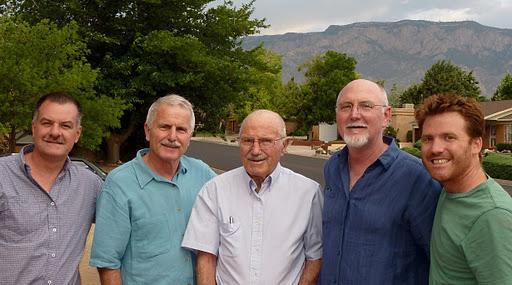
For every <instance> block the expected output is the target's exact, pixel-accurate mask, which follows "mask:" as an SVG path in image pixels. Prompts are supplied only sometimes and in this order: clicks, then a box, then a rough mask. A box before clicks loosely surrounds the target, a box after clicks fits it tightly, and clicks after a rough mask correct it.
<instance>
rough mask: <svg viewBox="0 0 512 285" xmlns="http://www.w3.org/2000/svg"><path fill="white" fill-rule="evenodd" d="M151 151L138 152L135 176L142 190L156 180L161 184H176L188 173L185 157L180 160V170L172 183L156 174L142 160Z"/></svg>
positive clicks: (142, 150)
mask: <svg viewBox="0 0 512 285" xmlns="http://www.w3.org/2000/svg"><path fill="white" fill-rule="evenodd" d="M149 151H150V149H149V148H144V149H141V150H139V151H138V152H137V156H136V157H135V162H134V166H135V168H136V171H135V176H136V177H137V181H139V186H140V188H141V189H144V186H146V185H147V184H148V183H149V182H150V181H151V180H156V181H160V182H166V183H175V182H176V180H177V179H178V176H179V175H180V174H185V173H187V171H188V164H187V161H186V160H184V159H183V156H182V157H181V158H180V164H179V165H178V170H177V171H176V175H174V177H173V178H172V181H169V180H168V179H166V178H164V177H162V176H160V175H158V174H156V173H155V172H154V171H153V170H151V168H149V167H148V166H147V164H146V163H145V162H144V159H143V158H142V157H143V156H144V155H146V154H147V153H148V152H149Z"/></svg>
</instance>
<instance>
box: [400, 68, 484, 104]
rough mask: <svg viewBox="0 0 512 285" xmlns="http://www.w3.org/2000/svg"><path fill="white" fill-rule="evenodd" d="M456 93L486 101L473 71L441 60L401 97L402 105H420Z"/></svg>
mask: <svg viewBox="0 0 512 285" xmlns="http://www.w3.org/2000/svg"><path fill="white" fill-rule="evenodd" d="M448 92H454V93H456V94H458V95H461V96H464V97H473V98H475V99H478V100H485V98H484V97H483V96H481V95H480V87H479V86H478V81H477V80H476V79H475V77H474V75H473V71H469V72H468V71H465V70H463V69H462V68H460V67H459V66H457V65H455V64H453V63H451V62H450V61H447V60H439V61H438V62H436V63H434V64H433V65H432V66H431V67H430V68H429V69H428V70H427V72H425V75H424V77H423V80H422V81H421V83H419V84H413V85H411V86H410V87H409V88H407V89H406V90H404V92H403V93H402V95H401V96H400V100H399V101H400V104H405V103H413V104H420V103H421V102H423V100H424V99H425V98H427V97H429V96H431V95H434V94H439V93H448Z"/></svg>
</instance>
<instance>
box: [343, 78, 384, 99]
mask: <svg viewBox="0 0 512 285" xmlns="http://www.w3.org/2000/svg"><path fill="white" fill-rule="evenodd" d="M382 97H383V93H382V91H381V90H380V88H379V87H378V86H377V85H376V84H370V83H368V82H359V83H355V84H352V85H347V86H346V87H345V88H343V90H342V93H340V97H339V99H338V103H341V102H362V101H370V102H380V101H383V98H382Z"/></svg>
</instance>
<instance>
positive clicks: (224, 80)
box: [0, 0, 273, 162]
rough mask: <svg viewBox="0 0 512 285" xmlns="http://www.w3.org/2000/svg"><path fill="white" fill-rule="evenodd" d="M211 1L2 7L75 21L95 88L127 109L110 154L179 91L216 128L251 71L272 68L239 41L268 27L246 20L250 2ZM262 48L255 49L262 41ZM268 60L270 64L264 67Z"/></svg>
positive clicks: (82, 1) (29, 16)
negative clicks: (155, 105) (152, 107)
mask: <svg viewBox="0 0 512 285" xmlns="http://www.w3.org/2000/svg"><path fill="white" fill-rule="evenodd" d="M211 2H213V1H211V0H191V1H177V0H158V1H147V0H123V1H120V0H98V1H86V0H63V1H55V0H41V1H19V0H12V1H7V2H6V3H7V4H4V6H1V5H0V13H4V14H6V13H10V14H15V15H18V16H20V17H22V18H23V19H25V20H26V21H28V22H30V23H32V24H34V23H37V22H39V21H40V20H41V19H49V20H50V21H51V22H53V23H56V24H57V25H59V26H64V25H67V24H68V23H69V22H70V21H75V22H76V23H77V26H78V33H79V34H80V35H81V37H82V38H83V39H84V42H85V43H86V45H87V48H88V49H89V50H90V51H91V53H90V54H88V55H87V60H88V62H89V63H90V64H91V66H92V67H93V68H95V69H98V71H99V75H98V77H97V80H96V83H95V85H94V90H95V91H96V93H97V94H100V95H102V96H107V97H109V98H113V99H120V100H123V101H124V102H127V103H129V104H130V106H131V107H132V108H131V109H130V110H129V112H125V114H124V116H123V119H122V121H121V128H117V129H112V130H111V133H110V136H109V138H108V139H107V145H108V153H109V156H108V160H109V161H111V162H115V161H117V160H118V159H119V147H120V145H121V144H122V143H123V142H124V141H125V140H126V139H127V138H128V136H129V135H130V133H131V132H132V131H133V130H134V128H141V127H142V123H143V121H144V115H145V113H146V110H147V108H148V106H149V104H150V103H152V102H153V101H154V100H155V99H156V98H157V97H160V96H163V95H165V94H168V93H177V94H180V95H182V96H184V97H186V98H187V99H189V100H190V101H191V102H192V103H193V104H194V106H195V109H196V111H197V113H198V114H197V116H196V117H197V118H198V122H199V123H204V124H205V125H207V126H210V127H212V128H213V127H214V126H218V122H219V121H220V120H221V118H223V117H225V116H226V115H227V114H228V112H229V110H230V109H229V106H230V103H232V102H236V101H237V100H240V99H241V100H243V99H244V96H252V95H251V92H253V91H251V90H254V84H255V82H258V83H259V82H261V80H254V78H255V77H258V76H255V73H258V72H261V73H262V75H261V76H263V77H264V74H265V73H267V71H268V70H271V69H272V68H273V67H272V66H271V65H272V64H271V63H269V62H266V61H262V60H261V57H259V56H258V52H255V51H252V50H249V51H247V50H244V49H242V47H241V39H242V38H243V37H245V36H248V35H251V34H254V33H256V32H258V30H259V29H261V28H264V27H266V26H265V24H264V19H261V20H260V19H253V18H251V15H252V12H253V8H252V5H253V1H251V2H248V3H247V4H243V5H241V6H240V7H238V8H237V7H235V6H234V5H233V2H231V1H225V2H224V3H223V4H221V5H218V6H214V7H208V6H207V5H208V4H209V3H211ZM260 49H261V47H260ZM269 64H270V66H269Z"/></svg>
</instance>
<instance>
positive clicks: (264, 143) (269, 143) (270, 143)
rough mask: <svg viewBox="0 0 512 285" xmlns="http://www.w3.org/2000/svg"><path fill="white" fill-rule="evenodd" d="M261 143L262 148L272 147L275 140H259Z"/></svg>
mask: <svg viewBox="0 0 512 285" xmlns="http://www.w3.org/2000/svg"><path fill="white" fill-rule="evenodd" d="M259 142H260V146H264V147H265V146H271V145H272V144H273V142H274V140H272V139H269V138H262V139H259Z"/></svg>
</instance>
